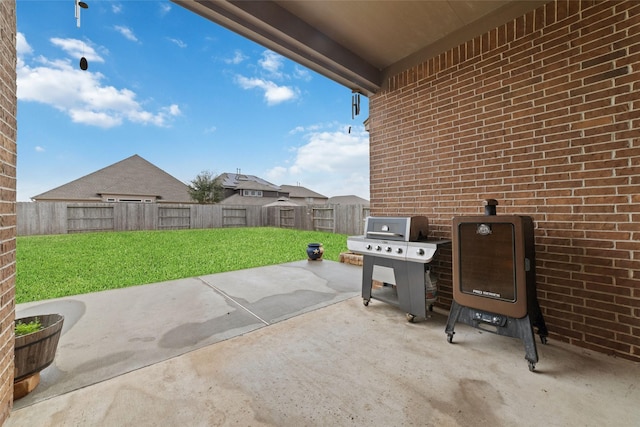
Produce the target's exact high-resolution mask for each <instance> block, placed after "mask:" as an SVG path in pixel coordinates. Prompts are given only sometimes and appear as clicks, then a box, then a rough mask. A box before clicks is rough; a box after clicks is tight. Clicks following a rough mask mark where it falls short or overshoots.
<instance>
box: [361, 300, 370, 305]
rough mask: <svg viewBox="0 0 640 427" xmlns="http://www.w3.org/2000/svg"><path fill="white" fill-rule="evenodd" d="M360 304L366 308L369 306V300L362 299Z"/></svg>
mask: <svg viewBox="0 0 640 427" xmlns="http://www.w3.org/2000/svg"><path fill="white" fill-rule="evenodd" d="M362 303H363V304H364V306H365V307H366V306H368V305H369V300H368V299H363V300H362Z"/></svg>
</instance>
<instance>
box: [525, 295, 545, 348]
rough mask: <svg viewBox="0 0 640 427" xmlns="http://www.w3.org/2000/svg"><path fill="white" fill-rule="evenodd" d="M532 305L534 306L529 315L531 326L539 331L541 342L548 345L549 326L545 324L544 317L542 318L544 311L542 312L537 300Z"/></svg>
mask: <svg viewBox="0 0 640 427" xmlns="http://www.w3.org/2000/svg"><path fill="white" fill-rule="evenodd" d="M531 305H532V306H531V308H530V309H529V315H530V316H531V324H532V325H533V326H534V327H535V328H536V329H537V330H538V335H539V336H540V342H541V343H542V344H546V343H547V336H548V335H549V331H547V325H546V324H545V323H544V317H542V310H540V304H539V303H538V300H537V298H536V299H535V300H534V301H533V303H532V304H531Z"/></svg>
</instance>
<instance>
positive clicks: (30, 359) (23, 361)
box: [13, 314, 64, 383]
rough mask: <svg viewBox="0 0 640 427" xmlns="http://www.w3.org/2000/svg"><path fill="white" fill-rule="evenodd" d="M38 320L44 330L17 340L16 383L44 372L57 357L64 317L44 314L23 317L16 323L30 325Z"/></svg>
mask: <svg viewBox="0 0 640 427" xmlns="http://www.w3.org/2000/svg"><path fill="white" fill-rule="evenodd" d="M36 318H37V319H39V320H40V323H41V324H42V329H40V330H39V331H36V332H32V333H30V334H26V335H22V336H19V337H16V339H15V374H14V379H13V382H14V383H17V382H20V381H22V380H24V379H25V378H28V377H30V376H32V375H35V374H37V373H38V372H40V371H42V370H43V369H44V368H46V367H47V366H49V365H51V363H52V362H53V359H54V358H55V356H56V349H57V348H58V341H59V340H60V334H61V332H62V323H63V322H64V316H61V315H60V314H44V315H40V316H31V317H23V318H20V319H16V320H15V321H16V323H17V322H23V323H29V322H31V321H34V320H36Z"/></svg>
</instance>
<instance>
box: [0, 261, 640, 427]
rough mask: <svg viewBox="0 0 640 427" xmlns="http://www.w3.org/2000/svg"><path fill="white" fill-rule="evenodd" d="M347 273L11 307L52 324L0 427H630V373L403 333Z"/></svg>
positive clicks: (634, 412)
mask: <svg viewBox="0 0 640 427" xmlns="http://www.w3.org/2000/svg"><path fill="white" fill-rule="evenodd" d="M361 272H362V270H361V267H356V266H352V265H348V264H341V263H336V262H332V261H326V260H325V261H321V262H308V261H301V262H294V263H289V264H282V265H277V266H269V267H261V268H255V269H250V270H244V271H237V272H230V273H220V274H214V275H209V276H202V277H197V278H189V279H183V280H176V281H171V282H165V283H158V284H151V285H144V286H137V287H133V288H127V289H119V290H112V291H106V292H100V293H94V294H88V295H81V296H74V297H69V298H61V299H57V300H49V301H43V302H35V303H29V304H21V305H18V306H17V308H16V316H17V317H24V316H29V315H34V314H46V313H60V314H63V315H64V316H65V323H64V328H63V335H62V337H61V339H60V344H59V346H58V353H57V355H56V359H55V362H54V364H53V365H52V366H50V367H49V368H47V369H45V370H44V371H43V372H42V374H41V377H42V379H41V383H40V385H39V386H38V387H37V388H36V389H35V390H34V391H33V392H32V393H31V394H29V395H27V396H26V397H24V398H22V399H19V400H17V401H15V402H14V409H13V411H12V413H11V416H10V418H9V420H8V421H7V422H6V423H5V425H6V426H98V425H99V426H128V425H135V426H228V425H239V426H337V425H340V426H342V425H344V426H361V425H362V426H363V425H367V426H371V425H373V426H410V425H414V426H477V425H494V426H541V425H544V426H610V425H611V426H613V425H615V426H640V405H639V404H638V402H640V385H639V384H638V378H640V364H638V363H633V362H630V361H627V360H622V359H616V358H613V357H608V356H606V355H603V354H599V353H593V352H590V351H586V350H583V349H580V348H576V347H572V346H569V345H566V344H564V343H560V342H557V341H554V340H549V343H548V344H547V345H541V344H539V343H538V353H539V356H540V361H539V362H538V364H537V365H536V371H535V372H529V370H528V366H527V362H526V361H525V359H524V348H523V345H522V343H521V342H520V341H519V340H516V339H512V338H507V337H501V336H497V335H494V334H491V333H487V332H482V331H480V330H477V329H473V328H470V327H468V326H466V325H463V324H457V325H456V335H455V339H454V343H453V344H449V343H448V342H447V339H446V334H445V333H444V326H445V323H446V319H447V313H445V312H441V311H438V310H436V311H435V312H433V313H432V315H431V317H430V318H428V319H425V320H423V321H419V322H416V323H409V322H407V320H406V317H405V313H403V312H401V311H400V310H399V309H397V308H395V307H393V306H391V305H388V304H385V303H382V302H379V301H376V300H373V301H372V302H371V303H370V304H369V306H368V307H365V306H364V305H363V304H362V299H361V298H360V296H359V295H360V281H361Z"/></svg>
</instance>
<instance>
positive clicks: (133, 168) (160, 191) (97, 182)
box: [31, 154, 195, 203]
mask: <svg viewBox="0 0 640 427" xmlns="http://www.w3.org/2000/svg"><path fill="white" fill-rule="evenodd" d="M188 188H189V187H188V186H187V185H186V184H184V183H183V182H181V181H180V180H178V179H176V178H174V177H173V176H171V175H169V174H168V173H166V172H165V171H163V170H162V169H160V168H158V167H157V166H155V165H153V164H151V163H149V162H148V161H146V160H145V159H143V158H142V157H140V156H139V155H137V154H135V155H133V156H131V157H128V158H126V159H124V160H121V161H119V162H118V163H114V164H112V165H111V166H107V167H105V168H103V169H100V170H98V171H96V172H93V173H90V174H89V175H86V176H83V177H82V178H78V179H76V180H75V181H71V182H69V183H67V184H64V185H61V186H60V187H57V188H54V189H53V190H49V191H47V192H44V193H42V194H38V195H37V196H34V197H32V198H31V199H32V200H33V201H35V202H141V203H195V201H194V200H192V199H191V196H190V195H189V191H188Z"/></svg>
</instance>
